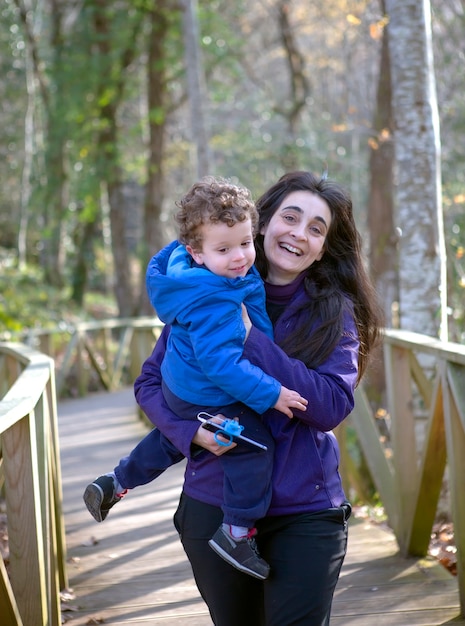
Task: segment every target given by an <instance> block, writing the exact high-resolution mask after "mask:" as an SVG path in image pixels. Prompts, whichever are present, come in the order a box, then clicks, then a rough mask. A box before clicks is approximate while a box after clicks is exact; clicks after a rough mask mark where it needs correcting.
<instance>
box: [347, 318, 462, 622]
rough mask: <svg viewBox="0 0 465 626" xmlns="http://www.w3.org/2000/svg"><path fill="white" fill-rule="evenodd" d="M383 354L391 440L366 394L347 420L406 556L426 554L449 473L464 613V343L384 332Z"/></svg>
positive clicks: (362, 394)
mask: <svg viewBox="0 0 465 626" xmlns="http://www.w3.org/2000/svg"><path fill="white" fill-rule="evenodd" d="M384 356H385V358H384V362H385V372H386V391H387V401H386V410H387V412H388V415H389V424H390V431H389V436H388V437H387V438H386V437H381V436H380V431H379V428H378V427H377V424H376V418H375V416H374V414H373V410H372V408H371V407H370V404H369V402H368V400H367V398H366V395H365V393H364V391H363V389H359V390H358V391H357V397H356V408H355V410H354V411H353V413H352V415H351V417H350V418H349V419H350V422H351V423H352V424H353V426H354V428H355V430H356V433H357V437H358V440H359V442H360V445H361V448H362V450H363V454H364V456H365V459H366V461H367V465H368V467H369V470H370V472H371V475H372V478H373V481H374V484H375V485H376V488H377V490H378V492H379V495H380V498H381V501H382V503H383V506H384V508H385V511H386V513H387V517H388V521H389V525H390V527H391V528H392V529H393V531H394V534H395V536H396V539H397V543H398V545H399V549H400V551H401V553H402V554H404V555H415V556H424V555H425V554H426V553H427V550H428V546H429V542H430V537H431V530H432V527H433V523H434V520H435V517H436V513H437V507H438V501H439V496H440V493H441V487H442V485H443V479H444V472H445V470H446V468H447V484H448V489H449V499H450V506H451V516H452V521H453V523H454V537H455V544H456V548H457V577H458V584H459V594H460V606H461V612H462V615H465V494H464V478H465V346H462V345H459V344H455V343H446V342H441V341H439V340H436V339H434V338H432V337H429V336H427V335H420V334H417V333H411V332H407V331H400V330H397V331H394V330H387V331H385V337H384ZM419 412H420V413H421V414H422V419H421V424H420V426H421V428H419V424H418V413H419Z"/></svg>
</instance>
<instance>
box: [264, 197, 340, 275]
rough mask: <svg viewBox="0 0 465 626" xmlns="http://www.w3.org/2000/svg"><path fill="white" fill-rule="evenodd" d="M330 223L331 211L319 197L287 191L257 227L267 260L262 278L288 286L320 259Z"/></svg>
mask: <svg viewBox="0 0 465 626" xmlns="http://www.w3.org/2000/svg"><path fill="white" fill-rule="evenodd" d="M330 225H331V211H330V209H329V207H328V204H327V203H326V202H325V201H324V200H323V199H322V198H320V197H319V196H317V195H315V194H313V193H309V192H308V191H294V192H292V193H290V194H289V195H288V196H287V197H286V198H285V199H284V200H283V201H282V202H281V204H280V206H279V207H278V209H277V211H276V213H275V214H274V215H273V217H272V218H271V219H270V221H269V222H268V223H267V224H266V225H264V226H262V227H261V228H260V234H261V235H262V236H263V241H264V252H265V256H266V258H267V260H268V274H267V275H266V276H265V280H267V281H268V282H270V283H272V284H274V285H287V284H288V283H290V282H292V281H293V280H294V279H295V278H297V276H299V275H300V274H301V273H302V272H303V271H304V270H305V269H306V268H307V267H310V266H311V265H312V264H313V262H314V261H319V260H320V259H321V257H322V256H323V252H324V244H325V239H326V234H327V232H328V229H329V227H330Z"/></svg>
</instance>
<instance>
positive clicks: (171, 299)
mask: <svg viewBox="0 0 465 626" xmlns="http://www.w3.org/2000/svg"><path fill="white" fill-rule="evenodd" d="M257 275H258V272H257V270H256V269H255V268H252V269H251V270H250V271H249V273H248V274H247V276H244V277H237V278H225V277H223V276H217V275H216V274H213V273H212V272H210V271H209V270H208V269H207V268H206V267H203V266H199V265H197V264H196V263H195V261H194V260H193V258H192V257H191V255H190V254H189V253H188V252H187V250H186V248H185V246H184V245H182V244H180V243H179V242H178V241H174V242H172V243H171V244H169V245H168V246H166V247H165V248H163V249H162V250H161V251H160V252H159V253H158V254H156V255H155V256H154V257H153V258H152V259H151V261H150V263H149V265H148V268H147V275H146V285H147V293H148V296H149V299H150V302H151V303H152V306H153V307H154V309H155V310H156V312H157V314H158V317H159V318H160V319H161V320H162V321H163V322H164V323H165V324H173V323H174V321H175V320H176V318H179V316H180V315H183V316H184V315H186V314H188V311H189V310H190V309H192V308H195V307H196V306H197V304H198V302H199V300H203V299H205V298H209V299H210V301H212V304H213V303H214V302H215V301H218V300H219V299H220V298H221V299H227V300H234V301H235V300H236V299H237V300H238V301H240V300H241V299H242V298H243V291H242V290H243V288H244V285H245V284H247V283H248V282H250V278H249V276H253V277H254V280H256V276H257ZM250 284H251V287H252V283H250ZM212 294H213V297H212Z"/></svg>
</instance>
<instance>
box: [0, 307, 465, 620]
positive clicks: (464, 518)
mask: <svg viewBox="0 0 465 626" xmlns="http://www.w3.org/2000/svg"><path fill="white" fill-rule="evenodd" d="M161 328H162V324H161V323H160V322H159V320H157V319H154V318H136V319H126V320H124V319H117V320H105V321H103V322H95V323H82V324H77V325H76V326H73V327H68V328H65V329H60V330H58V331H57V330H54V331H45V332H44V331H34V332H31V333H28V335H27V336H22V337H21V340H22V341H27V342H28V343H29V344H31V345H33V346H34V347H35V348H37V349H40V350H41V351H42V352H43V353H46V354H47V355H49V356H50V357H52V358H53V359H54V361H55V363H56V368H57V392H58V393H59V394H60V395H77V394H79V395H83V394H85V393H87V392H88V389H89V388H90V389H94V388H104V389H108V390H112V389H115V388H117V387H118V385H120V384H121V383H122V382H124V383H126V384H132V382H133V381H134V379H135V377H136V376H137V375H138V373H139V372H140V367H141V364H142V362H143V361H144V360H145V358H147V356H148V355H149V354H150V353H151V350H152V348H153V345H154V343H155V341H156V340H157V338H158V336H159V333H160V331H161ZM0 346H1V344H0ZM8 349H9V350H11V348H8ZM0 354H1V348H0ZM384 356H385V372H386V406H385V407H384V409H385V411H386V415H387V416H388V419H387V420H386V423H387V424H388V433H387V436H386V433H383V435H381V433H380V429H379V427H378V424H379V420H378V419H377V418H376V410H375V409H376V408H378V409H379V407H375V409H373V407H372V406H370V403H369V402H368V400H367V397H366V394H365V392H364V390H363V388H362V387H360V388H359V389H358V390H357V394H356V407H355V409H354V411H353V413H352V415H351V416H350V418H349V419H348V420H346V422H347V424H346V426H345V427H344V428H347V427H350V428H352V429H353V430H354V431H355V433H356V436H357V439H358V442H359V446H360V448H361V450H362V452H363V456H364V458H365V460H366V465H367V467H368V469H369V472H370V474H371V478H372V481H373V483H374V485H375V487H376V489H377V491H378V493H379V495H380V499H381V501H382V503H383V505H384V508H385V511H386V514H387V517H388V522H389V525H390V526H391V528H392V529H393V531H394V533H395V536H396V539H397V542H398V545H399V549H400V551H401V553H402V554H404V555H406V556H407V555H409V554H410V555H415V556H422V555H426V553H427V550H428V546H429V541H430V535H431V530H432V527H433V523H434V520H435V516H436V513H437V507H438V501H439V496H440V492H441V487H442V485H443V478H444V473H445V470H446V468H447V476H448V477H447V480H448V486H449V490H450V503H451V516H452V520H453V522H454V532H455V542H456V546H457V572H458V577H457V578H458V584H459V590H460V603H461V610H462V614H464V615H465V498H464V497H463V480H464V477H465V346H461V345H459V344H453V343H444V342H440V341H438V340H436V339H434V338H431V337H429V336H426V335H419V334H416V333H410V332H406V331H394V330H387V331H385V336H384ZM10 358H11V357H10ZM21 358H22V359H23V361H24V358H25V357H24V356H23V357H21ZM35 358H37V357H35ZM42 358H44V359H45V357H42ZM19 360H20V361H21V359H19ZM17 382H18V383H19V379H18V381H17ZM24 390H26V391H24ZM22 393H23V394H26V395H29V388H28V386H24V387H23V392H22ZM4 401H5V398H4V400H3V401H2V403H1V404H0V407H2V411H1V412H0V418H1V419H3V418H2V417H1V416H2V415H3V413H4V411H5V409H3V405H4ZM27 401H28V402H29V403H33V399H30V398H27ZM34 406H35V405H34V404H28V410H33V407H34ZM419 410H420V412H421V414H422V419H421V420H420V421H421V424H420V426H421V428H419V424H418V411H419ZM20 412H22V410H21V411H20ZM18 419H19V418H18ZM3 431H4V427H3V425H2V423H1V422H0V432H3ZM343 433H344V430H343V429H341V431H340V432H339V433H338V437H339V440H340V442H341V444H342V445H341V453H342V454H341V456H342V459H343V464H342V470H343V472H344V471H345V465H346V464H345V461H344V460H345V459H346V460H347V459H348V453H347V446H346V442H345V438H344V436H343ZM419 433H421V436H419ZM351 478H353V479H354V483H355V484H354V486H355V488H356V486H357V485H356V483H357V480H356V477H354V474H353V473H352V472H351ZM57 488H58V486H57ZM7 489H8V487H7ZM57 493H59V492H58V491H57ZM37 624H42V622H40V621H37ZM34 626H35V625H34Z"/></svg>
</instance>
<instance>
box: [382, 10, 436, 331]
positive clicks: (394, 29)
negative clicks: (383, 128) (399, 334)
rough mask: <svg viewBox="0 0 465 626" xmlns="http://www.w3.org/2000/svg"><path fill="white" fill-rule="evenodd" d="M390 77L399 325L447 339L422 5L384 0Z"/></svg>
mask: <svg viewBox="0 0 465 626" xmlns="http://www.w3.org/2000/svg"><path fill="white" fill-rule="evenodd" d="M386 9H387V14H388V17H389V26H388V29H389V30H388V37H389V55H390V60H391V75H392V95H393V99H392V103H393V119H394V139H395V159H396V205H397V226H398V228H399V231H400V239H399V285H400V300H399V306H400V311H399V312H400V326H401V328H404V329H407V330H412V331H416V332H422V333H425V334H428V335H432V336H437V335H438V334H439V333H440V334H441V337H442V338H445V337H446V336H447V317H446V313H447V312H446V302H445V300H446V293H447V290H446V272H445V248H444V233H443V218H442V205H441V177H440V143H439V121H438V110H437V101H436V90H435V80H434V68H433V55H432V43H431V22H430V19H431V16H430V3H429V0H424V1H418V0H386Z"/></svg>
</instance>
